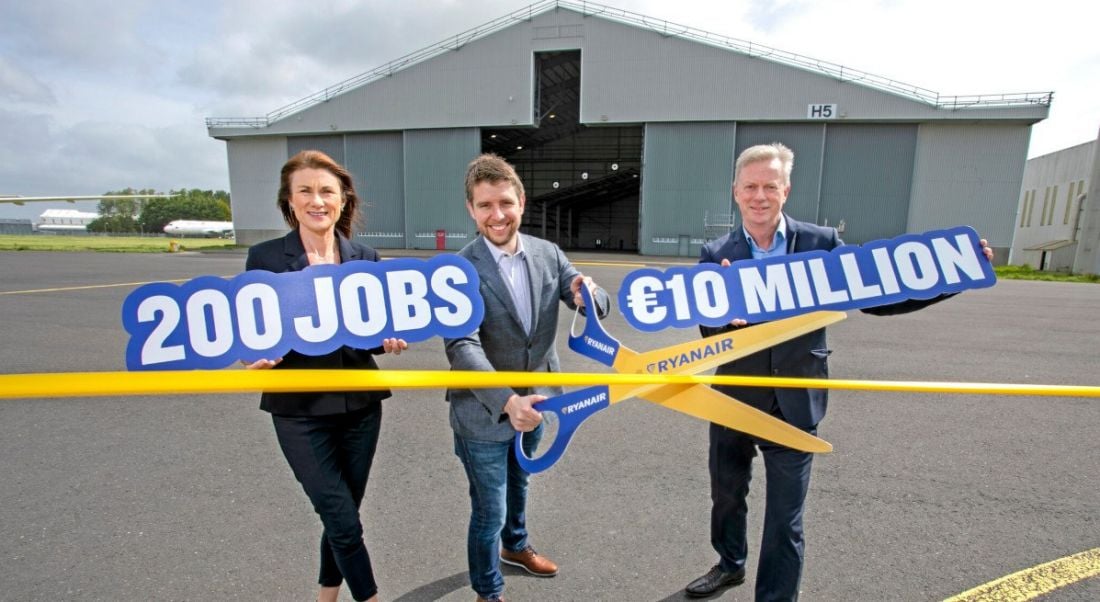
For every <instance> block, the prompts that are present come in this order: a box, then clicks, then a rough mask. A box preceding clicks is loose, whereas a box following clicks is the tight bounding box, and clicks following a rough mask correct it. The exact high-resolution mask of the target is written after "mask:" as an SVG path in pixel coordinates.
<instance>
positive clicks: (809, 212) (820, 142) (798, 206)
mask: <svg viewBox="0 0 1100 602" xmlns="http://www.w3.org/2000/svg"><path fill="white" fill-rule="evenodd" d="M772 142H782V143H783V144H785V145H786V146H787V147H788V148H790V149H791V150H792V151H794V170H793V171H792V172H791V195H790V196H789V197H787V204H786V206H785V207H784V209H783V210H784V211H786V212H787V213H788V214H789V215H790V216H791V217H793V218H795V219H797V220H801V221H804V222H810V223H817V217H818V215H817V214H818V209H819V205H818V199H819V198H821V151H822V150H823V149H824V144H825V125H824V124H820V123H742V124H738V126H737V148H736V149H735V152H734V155H733V156H734V160H735V161H736V159H737V157H738V156H740V155H741V153H742V152H743V151H744V150H745V149H746V148H749V147H750V146H754V145H757V144H770V143H772Z"/></svg>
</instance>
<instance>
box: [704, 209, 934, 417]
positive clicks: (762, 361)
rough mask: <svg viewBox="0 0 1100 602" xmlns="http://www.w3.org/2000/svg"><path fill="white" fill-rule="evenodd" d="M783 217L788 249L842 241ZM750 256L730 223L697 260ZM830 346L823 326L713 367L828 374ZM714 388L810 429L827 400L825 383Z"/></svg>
mask: <svg viewBox="0 0 1100 602" xmlns="http://www.w3.org/2000/svg"><path fill="white" fill-rule="evenodd" d="M784 217H785V218H786V220H787V253H802V252H805V251H831V250H833V249H835V248H836V247H839V246H841V245H843V244H844V241H842V240H841V239H840V237H839V236H838V235H837V232H836V229H835V228H826V227H822V226H818V225H815V224H810V223H806V222H800V221H798V220H795V219H792V218H791V216H789V215H786V214H784ZM723 259H728V260H730V262H731V263H732V262H734V261H739V260H743V259H752V249H751V248H750V247H749V243H748V241H747V240H745V231H744V229H743V228H735V229H734V230H733V231H732V232H730V233H729V234H727V235H725V236H723V237H721V238H719V239H717V240H714V241H711V242H709V243H707V244H706V245H704V246H703V249H702V252H701V253H700V257H699V262H700V263H721V262H722V260H723ZM949 296H951V295H943V296H940V297H936V298H933V299H927V300H910V301H903V302H900V303H895V304H892V305H885V306H881V307H872V308H867V309H864V310H862V311H863V312H865V313H869V314H874V315H894V314H900V313H906V312H910V311H915V310H917V309H921V308H923V307H927V306H928V305H931V304H932V303H936V302H938V301H941V300H943V299H946V298H947V297H949ZM732 328H733V327H731V326H724V327H719V328H709V327H706V326H703V327H700V330H701V331H702V333H703V336H710V335H712V334H717V333H719V332H725V331H727V330H731V329H732ZM830 353H832V350H830V349H829V346H828V344H827V343H826V340H825V329H824V328H822V329H819V330H815V331H813V332H810V333H807V334H804V335H802V336H800V337H796V338H794V339H791V340H789V341H786V342H784V343H780V344H778V345H776V346H774V347H772V348H771V349H765V350H763V351H760V352H758V353H754V354H752V355H750V356H747V357H743V358H741V359H739V360H735V361H732V362H729V363H726V364H723V365H721V366H719V367H718V370H717V371H716V374H731V375H749V376H790V377H801V378H828V377H829V362H828V358H829V354H830ZM715 388H717V389H718V390H720V391H722V392H724V393H726V394H728V395H730V396H732V397H734V398H735V399H739V400H741V401H743V402H745V403H747V404H749V405H751V406H753V407H755V408H757V409H760V410H763V411H764V412H769V413H770V412H772V410H773V406H772V404H773V400H774V403H777V404H778V405H779V410H780V411H781V412H782V413H783V419H784V420H786V421H787V422H789V423H790V424H792V425H794V426H797V427H798V428H801V429H805V430H809V429H812V428H814V427H816V426H817V424H818V423H819V422H821V419H822V418H824V417H825V408H826V406H827V405H828V402H829V391H828V390H827V389H786V388H780V389H768V388H764V387H726V386H721V387H715Z"/></svg>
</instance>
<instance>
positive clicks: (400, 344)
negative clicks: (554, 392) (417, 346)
mask: <svg viewBox="0 0 1100 602" xmlns="http://www.w3.org/2000/svg"><path fill="white" fill-rule="evenodd" d="M408 348H409V344H408V343H406V342H405V339H382V351H384V352H386V353H392V354H394V355H401V352H402V351H404V350H406V349H408Z"/></svg>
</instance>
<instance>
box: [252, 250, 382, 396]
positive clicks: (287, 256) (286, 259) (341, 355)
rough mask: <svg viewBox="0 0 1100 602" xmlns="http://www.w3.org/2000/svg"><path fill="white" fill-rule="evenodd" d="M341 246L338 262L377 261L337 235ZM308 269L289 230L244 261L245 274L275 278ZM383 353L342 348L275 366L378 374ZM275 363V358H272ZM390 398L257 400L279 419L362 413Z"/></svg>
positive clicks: (288, 356) (374, 253) (293, 355)
mask: <svg viewBox="0 0 1100 602" xmlns="http://www.w3.org/2000/svg"><path fill="white" fill-rule="evenodd" d="M337 237H338V239H339V240H338V244H339V246H340V261H341V262H347V261H356V260H360V259H365V260H367V261H378V252H377V251H375V250H374V249H372V248H370V247H368V246H367V245H364V244H360V243H358V242H353V241H350V240H348V239H346V238H344V237H343V236H340V235H339V234H337ZM307 267H309V259H308V258H307V257H306V248H305V246H304V245H303V244H302V238H301V237H300V236H299V235H298V230H297V229H294V230H291V231H290V232H289V233H288V234H287V235H286V236H284V237H282V238H276V239H272V240H268V241H264V242H262V243H259V244H257V245H254V246H253V247H252V248H250V249H249V250H248V259H247V260H246V261H245V269H246V270H267V271H269V272H275V273H277V274H279V273H283V272H297V271H299V270H304V269H305V268H307ZM379 353H382V348H381V347H376V348H374V349H354V348H352V347H347V346H344V347H341V348H340V349H337V350H336V351H333V352H331V353H326V354H325V355H303V354H301V353H298V352H296V351H290V352H287V354H286V355H285V356H283V361H282V362H280V363H279V365H278V366H275V369H276V370H278V369H280V368H305V369H314V370H317V369H334V368H351V369H360V370H377V369H378V364H376V363H375V361H374V357H373V356H374V355H376V354H379ZM271 359H274V358H271ZM389 396H390V392H389V391H347V392H339V391H336V392H321V393H264V394H263V395H262V396H261V397H260V409H261V410H264V411H267V412H271V413H272V414H279V415H282V416H325V415H331V414H342V413H346V412H354V411H356V410H361V409H363V408H365V407H367V406H369V405H370V404H374V403H378V402H379V401H381V400H383V399H386V398H387V397H389Z"/></svg>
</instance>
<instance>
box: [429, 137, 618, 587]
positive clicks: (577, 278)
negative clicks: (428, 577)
mask: <svg viewBox="0 0 1100 602" xmlns="http://www.w3.org/2000/svg"><path fill="white" fill-rule="evenodd" d="M525 202H526V199H525V196H524V192H523V183H522V182H520V180H519V176H517V175H516V172H515V170H514V169H513V168H512V166H511V165H509V164H508V163H507V162H505V161H504V160H503V159H501V158H500V157H498V156H496V155H481V156H480V157H478V158H477V159H474V161H473V162H471V163H470V165H469V168H468V169H467V172H466V209H467V211H469V213H470V217H471V218H473V220H474V222H476V223H477V229H478V232H479V233H480V234H481V236H479V237H478V238H476V239H475V240H473V241H472V242H470V243H469V244H467V245H466V246H465V247H464V248H463V249H462V250H461V251H459V255H461V256H463V257H465V258H466V259H469V260H470V262H471V263H472V264H473V265H474V267H475V268H476V269H477V275H478V279H479V280H480V283H481V284H480V292H481V297H482V299H483V301H484V306H485V316H484V318H482V322H481V324H480V325H479V327H478V329H477V330H476V331H475V332H473V333H472V334H470V335H469V336H465V337H460V338H455V339H446V340H445V341H444V344H445V347H446V350H447V359H448V360H449V361H450V363H451V368H452V369H454V370H481V371H486V372H491V371H497V370H502V371H520V372H557V371H558V354H557V351H556V350H555V348H554V342H555V338H556V336H557V328H558V309H559V308H560V307H561V304H562V303H564V304H565V305H566V306H568V307H569V308H570V309H575V308H577V307H581V308H583V306H584V300H583V298H582V297H581V294H580V287H581V286H586V287H588V289H589V291H590V292H591V293H592V299H593V302H594V303H595V304H596V308H595V309H596V312H597V314H598V315H599V316H600V317H604V316H606V315H607V312H608V311H609V309H610V307H611V301H610V298H609V297H608V295H607V293H606V292H605V291H604V290H603V289H601V288H599V287H597V286H596V285H595V284H594V283H593V282H592V279H591V278H588V277H586V276H583V275H582V274H581V273H580V272H578V271H577V269H576V268H574V267H573V265H572V264H571V263H569V260H568V259H566V257H565V254H564V253H562V251H561V249H560V248H558V246H557V245H555V244H553V243H551V242H547V241H545V240H542V239H540V238H536V237H534V236H527V235H525V234H520V233H519V227H520V223H521V220H522V216H523V208H524V204H525ZM582 311H583V309H582ZM561 393H562V389H561V387H534V388H533V389H512V388H510V387H497V388H491V389H451V390H449V391H447V400H448V401H450V403H451V412H450V420H451V427H452V428H453V429H454V444H455V455H457V456H458V458H459V460H460V461H461V462H462V466H463V468H465V470H466V477H467V479H468V480H469V483H470V505H471V515H470V526H469V531H468V533H467V541H466V551H467V557H468V558H467V559H468V562H469V566H470V585H471V587H473V589H474V591H475V592H477V595H478V600H490V601H491V600H500V599H501V595H502V594H503V591H504V577H503V575H502V574H501V572H500V563H501V562H504V563H507V564H511V565H514V566H518V567H520V568H522V569H524V570H526V571H527V572H528V573H531V574H532V575H535V576H537V577H553V576H554V575H556V574H557V572H558V567H557V565H556V564H555V563H554V562H553V561H551V560H550V559H549V558H547V557H545V556H543V555H541V554H538V553H536V552H535V551H534V549H533V548H532V547H531V545H530V544H529V543H528V536H527V524H526V506H527V482H528V476H529V475H528V473H527V472H526V471H524V470H523V469H522V468H520V466H519V464H518V463H517V461H516V458H515V455H514V454H513V452H512V440H513V438H514V437H515V434H516V432H524V433H526V434H525V435H524V441H523V445H524V448H525V450H526V452H527V454H528V455H533V454H534V450H535V449H536V446H537V444H538V440H539V437H540V435H541V433H542V424H541V423H542V414H540V413H539V412H538V410H536V409H535V407H534V404H537V403H538V402H540V401H542V400H543V399H546V397H547V396H551V395H560V394H561Z"/></svg>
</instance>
